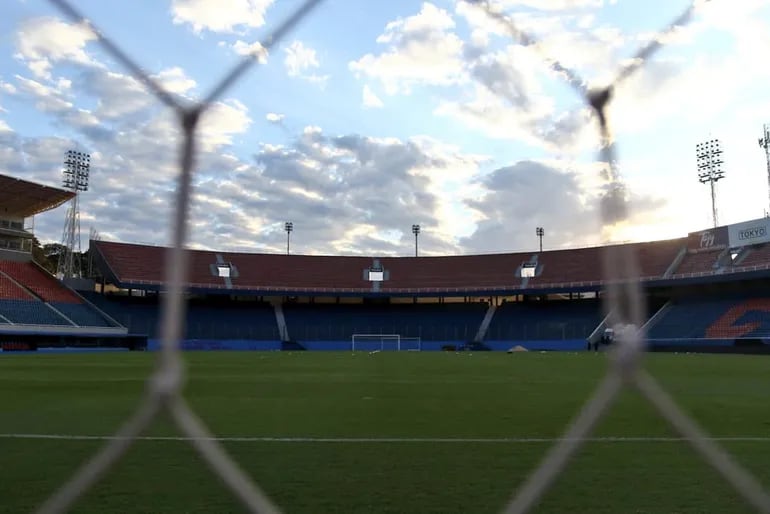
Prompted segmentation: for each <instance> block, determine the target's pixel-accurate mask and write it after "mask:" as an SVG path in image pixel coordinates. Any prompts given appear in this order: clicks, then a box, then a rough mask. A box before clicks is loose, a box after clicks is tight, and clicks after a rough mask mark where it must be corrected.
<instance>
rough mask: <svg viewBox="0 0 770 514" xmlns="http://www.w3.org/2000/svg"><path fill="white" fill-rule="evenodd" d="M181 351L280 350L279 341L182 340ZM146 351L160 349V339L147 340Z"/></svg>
mask: <svg viewBox="0 0 770 514" xmlns="http://www.w3.org/2000/svg"><path fill="white" fill-rule="evenodd" d="M181 348H182V350H190V351H193V350H200V351H213V350H235V351H247V350H255V351H278V350H280V349H281V342H280V341H256V340H245V339H184V340H183V341H182V342H181ZM147 349H148V350H150V351H157V350H159V349H160V339H148V340H147Z"/></svg>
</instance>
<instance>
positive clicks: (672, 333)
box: [649, 296, 770, 339]
mask: <svg viewBox="0 0 770 514" xmlns="http://www.w3.org/2000/svg"><path fill="white" fill-rule="evenodd" d="M649 337H650V339H736V338H766V337H770V298H763V297H757V298H745V297H734V296H733V297H728V298H719V297H714V296H708V297H703V298H687V299H680V300H677V301H674V302H672V303H671V304H669V305H668V306H667V307H666V308H665V311H664V312H663V313H662V314H661V316H660V317H659V318H658V319H657V320H656V322H655V323H654V324H653V326H651V327H649Z"/></svg>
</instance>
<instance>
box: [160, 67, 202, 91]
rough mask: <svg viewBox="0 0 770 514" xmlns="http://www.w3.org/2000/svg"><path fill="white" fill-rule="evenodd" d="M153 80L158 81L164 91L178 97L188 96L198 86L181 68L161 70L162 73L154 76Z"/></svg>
mask: <svg viewBox="0 0 770 514" xmlns="http://www.w3.org/2000/svg"><path fill="white" fill-rule="evenodd" d="M152 78H154V79H156V80H157V81H158V82H159V83H160V85H161V86H162V87H163V89H165V90H166V91H168V92H169V93H174V94H177V95H184V94H187V93H189V92H190V90H191V89H194V88H195V86H196V85H197V84H196V82H195V80H193V79H191V78H190V77H188V76H187V74H186V73H185V72H184V70H183V69H182V68H180V67H179V66H174V67H173V68H167V69H165V70H161V71H160V73H157V74H156V75H153V76H152Z"/></svg>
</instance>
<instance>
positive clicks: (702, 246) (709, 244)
mask: <svg viewBox="0 0 770 514" xmlns="http://www.w3.org/2000/svg"><path fill="white" fill-rule="evenodd" d="M727 229H728V227H727V226H723V227H716V228H710V229H707V230H699V231H698V232H690V233H689V234H688V235H687V249H688V250H694V251H699V250H709V249H711V248H716V247H725V246H727V244H728V242H729V237H728V230H727Z"/></svg>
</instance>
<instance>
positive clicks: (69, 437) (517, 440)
mask: <svg viewBox="0 0 770 514" xmlns="http://www.w3.org/2000/svg"><path fill="white" fill-rule="evenodd" d="M0 439H48V440H64V441H110V440H114V439H120V437H119V436H115V435H77V434H3V433H0ZM135 439H136V440H137V441H192V440H193V438H191V437H185V436H140V437H137V438H135ZM202 439H205V440H210V441H218V442H242V443H497V444H501V443H503V444H506V443H507V444H527V443H555V442H558V441H561V440H562V438H558V437H268V436H253V437H250V436H230V437H228V436H223V437H210V438H202ZM686 440H687V439H686V438H684V437H643V436H640V437H623V436H618V437H614V436H608V437H588V438H586V439H583V441H585V442H590V443H678V442H685V441H686ZM708 440H710V441H721V442H754V443H770V436H724V437H709V438H708Z"/></svg>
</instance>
